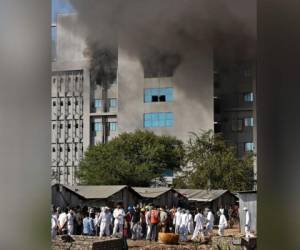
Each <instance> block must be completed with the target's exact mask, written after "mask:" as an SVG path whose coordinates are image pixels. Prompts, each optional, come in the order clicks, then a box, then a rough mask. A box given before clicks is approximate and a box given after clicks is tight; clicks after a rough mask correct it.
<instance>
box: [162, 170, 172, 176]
mask: <svg viewBox="0 0 300 250" xmlns="http://www.w3.org/2000/svg"><path fill="white" fill-rule="evenodd" d="M162 176H163V177H173V176H174V173H173V170H172V169H167V170H166V171H164V172H163V173H162Z"/></svg>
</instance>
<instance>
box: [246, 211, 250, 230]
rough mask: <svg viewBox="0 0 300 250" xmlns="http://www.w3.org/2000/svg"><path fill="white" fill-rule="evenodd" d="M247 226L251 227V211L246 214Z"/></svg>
mask: <svg viewBox="0 0 300 250" xmlns="http://www.w3.org/2000/svg"><path fill="white" fill-rule="evenodd" d="M245 226H248V227H250V213H249V211H247V212H246V221H245Z"/></svg>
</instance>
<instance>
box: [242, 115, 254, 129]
mask: <svg viewBox="0 0 300 250" xmlns="http://www.w3.org/2000/svg"><path fill="white" fill-rule="evenodd" d="M244 126H245V127H253V126H254V119H253V117H246V118H244Z"/></svg>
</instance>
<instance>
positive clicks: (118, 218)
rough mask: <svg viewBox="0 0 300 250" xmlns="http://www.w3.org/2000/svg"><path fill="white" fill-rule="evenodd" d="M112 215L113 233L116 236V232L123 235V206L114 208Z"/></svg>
mask: <svg viewBox="0 0 300 250" xmlns="http://www.w3.org/2000/svg"><path fill="white" fill-rule="evenodd" d="M113 217H114V219H115V222H114V229H113V235H114V236H116V235H117V233H119V234H121V236H122V235H123V225H124V217H125V212H124V209H123V208H116V209H115V210H114V212H113Z"/></svg>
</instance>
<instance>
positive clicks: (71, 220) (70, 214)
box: [67, 209, 75, 235]
mask: <svg viewBox="0 0 300 250" xmlns="http://www.w3.org/2000/svg"><path fill="white" fill-rule="evenodd" d="M67 218H68V224H67V225H68V226H67V227H68V234H69V235H73V234H74V218H75V216H74V212H73V210H72V209H69V212H68V214H67Z"/></svg>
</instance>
